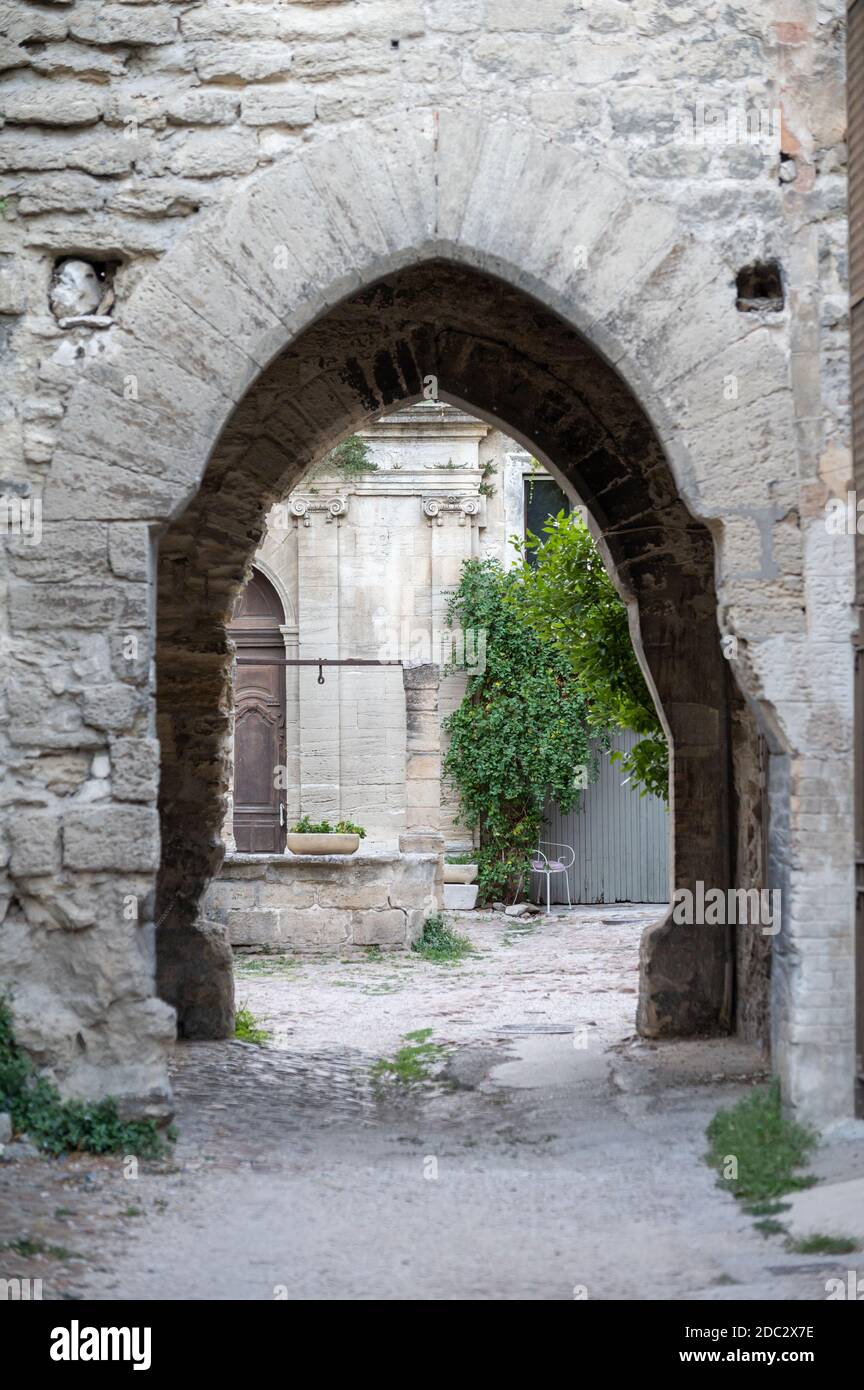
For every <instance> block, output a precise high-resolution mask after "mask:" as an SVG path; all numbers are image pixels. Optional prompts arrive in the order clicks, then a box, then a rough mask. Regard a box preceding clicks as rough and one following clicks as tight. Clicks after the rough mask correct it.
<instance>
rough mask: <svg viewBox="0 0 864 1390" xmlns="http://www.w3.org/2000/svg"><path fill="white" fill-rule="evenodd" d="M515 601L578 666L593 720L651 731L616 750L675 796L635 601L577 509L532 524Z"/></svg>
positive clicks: (636, 773)
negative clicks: (629, 602) (622, 589)
mask: <svg viewBox="0 0 864 1390" xmlns="http://www.w3.org/2000/svg"><path fill="white" fill-rule="evenodd" d="M530 551H534V552H535V553H536V563H535V565H534V566H531V565H528V564H527V563H524V564H523V565H522V567H521V569H520V571H519V575H520V582H519V583H518V584H514V585H513V586H512V587H511V590H510V594H511V599H512V601H513V602H514V603H515V604H516V605H517V607H518V609H519V612H520V613H521V615H522V616H523V618H524V620H526V621H528V622H530V623H532V624H533V626H534V627H535V628H536V630H537V632H538V633H540V634H541V636H542V637H543V638H544V639H545V640H546V641H549V642H552V643H554V645H555V647H556V648H557V650H558V651H559V652H560V653H561V655H562V656H563V657H565V658H566V659H567V661H568V662H569V663H570V665H571V666H572V668H573V670H574V671H575V672H576V673H577V679H578V685H579V689H580V690H581V692H582V694H583V695H584V697H585V701H586V703H587V710H588V719H589V722H590V724H591V726H592V727H594V728H598V729H602V730H603V731H604V732H605V731H606V730H607V729H609V728H619V729H632V730H633V731H634V733H637V734H642V735H643V737H642V738H641V739H640V740H639V742H638V743H637V744H636V745H635V747H634V748H633V749H632V751H631V752H629V753H623V754H622V753H613V754H612V757H613V758H614V759H616V760H617V761H620V763H621V765H622V767H623V768H624V771H625V772H626V773H627V774H628V776H629V778H630V781H631V783H632V785H633V786H634V788H636V789H638V791H639V794H640V796H644V795H645V794H646V793H648V792H653V793H654V795H655V796H660V797H662V798H663V799H664V800H666V799H667V797H668V783H669V751H668V747H667V744H666V738H665V735H664V733H663V728H662V725H661V723H660V720H659V718H658V717H657V711H656V710H655V708H654V702H653V700H652V699H651V695H650V693H649V690H648V686H647V685H646V683H645V678H644V676H643V675H642V671H641V668H640V666H639V663H638V661H637V660H636V654H635V652H634V651H633V645H632V643H631V641H630V631H629V627H628V623H627V609H626V608H625V606H624V604H623V603H622V602H621V599H620V598H619V597H618V594H617V592H616V590H615V586H614V585H613V583H612V581H611V579H610V578H609V575H608V574H607V573H606V569H605V567H604V565H603V561H602V560H601V558H600V554H599V551H598V550H597V547H596V545H595V544H594V541H593V539H592V537H591V533H590V532H589V530H588V528H587V526H586V525H585V523H584V522H583V521H582V519H581V517H580V516H579V514H578V513H577V512H572V513H571V514H570V515H567V514H566V513H564V512H559V513H558V515H557V517H553V518H551V519H550V520H549V521H548V522H547V524H546V525H545V526H544V528H543V535H542V536H535V535H532V534H531V533H530V532H529V534H528V536H527V538H526V541H525V549H524V551H523V556H525V555H527V553H528V552H530Z"/></svg>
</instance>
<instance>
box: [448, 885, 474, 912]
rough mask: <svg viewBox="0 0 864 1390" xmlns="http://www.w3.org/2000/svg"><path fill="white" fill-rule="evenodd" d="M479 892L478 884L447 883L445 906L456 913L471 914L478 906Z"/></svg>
mask: <svg viewBox="0 0 864 1390" xmlns="http://www.w3.org/2000/svg"><path fill="white" fill-rule="evenodd" d="M479 891H480V890H479V888H478V887H477V884H476V883H445V884H444V906H445V908H451V909H453V910H455V911H460V912H470V911H472V909H473V908H475V907H476V906H477V894H478V893H479Z"/></svg>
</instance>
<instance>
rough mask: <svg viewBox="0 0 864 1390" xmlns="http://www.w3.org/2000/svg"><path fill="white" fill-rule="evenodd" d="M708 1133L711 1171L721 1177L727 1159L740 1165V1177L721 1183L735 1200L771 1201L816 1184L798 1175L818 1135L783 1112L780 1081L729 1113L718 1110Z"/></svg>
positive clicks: (745, 1098)
mask: <svg viewBox="0 0 864 1390" xmlns="http://www.w3.org/2000/svg"><path fill="white" fill-rule="evenodd" d="M707 1134H708V1141H709V1144H710V1149H709V1151H708V1153H707V1155H706V1158H707V1161H708V1162H709V1163H710V1164H711V1166H712V1167H714V1168H716V1169H717V1170H718V1171H719V1172H720V1173H721V1175H722V1174H723V1172H724V1167H725V1166H726V1164H727V1161H728V1160H729V1158H734V1159H735V1160H736V1161H737V1175H736V1176H735V1177H725V1176H723V1177H722V1179H721V1185H722V1186H728V1187H729V1189H730V1190H731V1192H732V1193H733V1195H734V1196H735V1197H738V1198H744V1199H747V1200H748V1201H751V1202H764V1201H770V1200H771V1198H774V1197H780V1196H782V1195H783V1193H784V1192H795V1191H799V1190H800V1189H801V1188H805V1187H812V1186H813V1184H814V1183H815V1181H816V1179H815V1178H814V1177H811V1176H809V1175H807V1174H803V1175H799V1174H797V1173H796V1169H798V1168H801V1167H803V1166H804V1164H805V1163H806V1162H807V1160H808V1158H809V1155H810V1153H811V1151H812V1149H813V1148H814V1146H815V1144H816V1135H815V1134H814V1132H813V1131H812V1130H811V1129H807V1128H806V1127H805V1126H804V1125H801V1124H799V1123H798V1122H797V1121H796V1120H794V1119H792V1118H791V1117H790V1116H789V1115H787V1114H785V1113H784V1111H783V1106H782V1104H781V1101H780V1087H779V1084H778V1083H777V1082H776V1081H773V1082H772V1083H771V1084H770V1085H769V1086H760V1087H759V1088H758V1089H756V1090H754V1091H753V1092H751V1094H750V1095H747V1096H744V1097H743V1098H742V1099H741V1100H739V1101H738V1103H737V1105H733V1106H732V1108H731V1109H730V1110H720V1111H718V1113H717V1114H716V1115H715V1116H714V1119H713V1120H712V1121H711V1123H710V1124H709V1126H708V1130H707Z"/></svg>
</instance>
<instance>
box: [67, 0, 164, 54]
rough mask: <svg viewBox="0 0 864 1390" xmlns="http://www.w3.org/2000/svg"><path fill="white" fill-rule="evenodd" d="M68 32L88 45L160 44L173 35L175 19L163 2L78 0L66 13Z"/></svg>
mask: <svg viewBox="0 0 864 1390" xmlns="http://www.w3.org/2000/svg"><path fill="white" fill-rule="evenodd" d="M69 33H70V34H71V36H72V38H74V39H80V40H81V41H82V42H84V43H92V44H116V43H126V44H164V43H173V42H174V40H175V39H176V38H177V33H178V21H177V18H176V16H175V15H174V14H173V13H172V11H171V10H170V9H169V8H168V7H167V6H165V5H147V6H146V7H145V6H141V7H140V8H138V7H137V6H136V7H134V8H133V7H132V6H130V5H127V4H123V3H120V4H116V3H111V0H78V3H77V4H76V5H75V6H74V8H73V9H72V11H71V12H70V15H69Z"/></svg>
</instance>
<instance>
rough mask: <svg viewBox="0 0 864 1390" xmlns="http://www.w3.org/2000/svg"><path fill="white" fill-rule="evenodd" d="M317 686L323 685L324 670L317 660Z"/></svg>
mask: <svg viewBox="0 0 864 1390" xmlns="http://www.w3.org/2000/svg"><path fill="white" fill-rule="evenodd" d="M318 684H319V685H323V684H324V669H323V664H322V662H321V661H320V660H319V662H318Z"/></svg>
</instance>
